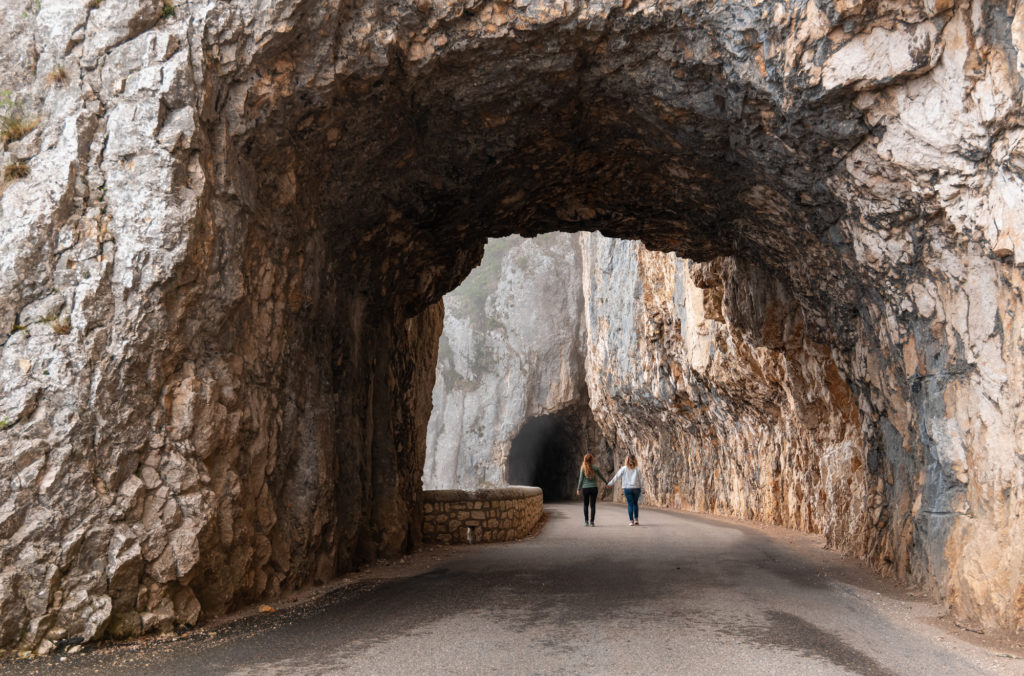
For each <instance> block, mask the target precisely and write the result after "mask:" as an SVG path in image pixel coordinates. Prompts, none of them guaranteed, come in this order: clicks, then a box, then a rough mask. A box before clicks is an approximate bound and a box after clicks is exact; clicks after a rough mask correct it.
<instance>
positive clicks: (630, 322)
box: [582, 235, 910, 572]
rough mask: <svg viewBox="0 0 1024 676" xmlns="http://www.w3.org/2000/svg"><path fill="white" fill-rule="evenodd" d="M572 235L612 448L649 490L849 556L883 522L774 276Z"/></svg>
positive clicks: (852, 430) (813, 354)
mask: <svg viewBox="0 0 1024 676" xmlns="http://www.w3.org/2000/svg"><path fill="white" fill-rule="evenodd" d="M582 237H583V241H584V244H583V251H584V255H583V259H584V261H585V263H586V264H585V265H584V271H585V279H584V293H585V297H586V309H587V322H588V324H587V329H588V333H587V367H586V373H587V387H588V392H589V397H590V402H591V406H592V408H593V411H594V416H595V418H596V420H597V421H598V424H599V425H600V427H602V428H603V429H604V430H605V431H606V433H607V434H608V436H609V437H610V438H612V439H614V440H615V442H614V446H615V448H616V450H617V453H616V455H617V456H618V457H619V458H620V459H621V457H622V456H623V455H624V454H625V453H627V452H633V453H636V455H637V456H638V458H639V460H640V462H641V466H642V468H643V471H644V473H645V476H646V477H647V485H648V492H649V495H650V499H651V501H652V502H653V503H655V504H660V505H664V506H667V507H675V508H685V509H694V510H697V511H704V512H713V513H721V514H728V515H731V516H736V517H740V518H746V519H754V520H758V521H766V522H769V523H778V524H782V525H786V526H789V527H791V528H798V529H800V530H804V531H810V532H817V533H823V534H825V535H826V536H827V537H828V540H829V542H830V544H831V545H833V546H835V547H838V548H840V549H844V550H847V551H856V552H857V553H858V554H860V555H866V554H867V552H866V547H865V543H866V541H867V540H868V539H870V538H869V534H870V537H871V538H878V537H881V535H879V534H876V530H874V529H876V528H877V529H878V530H879V531H881V533H882V534H884V535H885V536H888V535H889V533H890V531H892V530H893V528H892V525H891V524H890V523H889V521H890V516H891V513H890V510H889V509H888V508H885V509H884V510H883V509H882V508H881V507H879V508H878V509H873V508H874V507H875V506H876V504H877V505H880V504H881V503H880V502H876V499H877V498H879V497H881V496H882V495H884V492H883V491H882V490H881V489H880V488H878V487H876V486H875V485H874V484H872V483H871V482H870V476H869V471H868V468H867V467H866V466H865V464H864V461H863V456H862V449H863V448H864V445H865V444H864V439H863V430H862V428H861V421H860V413H859V411H858V408H857V403H856V401H855V400H854V397H853V395H852V392H851V390H850V388H849V386H848V385H847V384H846V383H845V381H844V380H843V378H842V377H841V376H840V375H839V371H838V367H837V365H836V361H835V357H834V355H833V354H832V353H831V351H830V350H828V349H827V348H826V347H824V346H822V345H820V344H817V343H815V342H814V341H813V340H812V339H811V338H810V337H809V336H808V334H807V332H806V325H805V317H804V315H803V313H802V311H801V309H800V307H799V305H797V304H796V303H795V302H794V299H793V297H792V296H791V295H790V293H789V291H788V290H787V289H786V288H785V286H784V285H783V284H780V283H779V282H778V281H777V280H776V279H774V278H773V277H771V276H770V275H769V274H766V272H765V271H764V270H763V269H759V268H758V267H756V266H738V265H737V264H736V262H735V261H734V260H733V259H731V258H721V259H718V260H716V261H713V262H710V263H694V262H691V261H686V260H683V259H680V258H677V257H676V256H674V255H672V254H664V253H658V252H650V251H647V250H646V249H644V247H643V246H642V245H641V244H638V243H635V242H624V241H621V240H610V239H607V238H603V237H601V236H599V235H583V236H582ZM905 478H906V477H904V479H905ZM899 488H901V489H902V490H903V491H907V492H909V488H908V487H906V486H902V485H901V486H900V487H899ZM903 497H904V499H905V498H906V496H903ZM883 511H884V514H883ZM901 516H902V517H903V518H908V517H909V514H903V515H901ZM895 536H896V537H897V538H898V536H899V533H896V534H895ZM908 545H909V541H907V540H904V541H902V542H900V543H899V544H898V545H897V549H899V554H900V556H901V557H902V558H901V560H900V561H899V565H900V566H902V567H903V568H902V570H903V572H906V570H907V566H908V565H909V562H908V560H907V557H908V556H909V554H910V549H909V547H908Z"/></svg>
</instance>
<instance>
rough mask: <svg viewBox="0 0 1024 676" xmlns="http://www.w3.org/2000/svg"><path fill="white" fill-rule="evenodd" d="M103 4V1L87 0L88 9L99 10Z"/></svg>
mask: <svg viewBox="0 0 1024 676" xmlns="http://www.w3.org/2000/svg"><path fill="white" fill-rule="evenodd" d="M102 4H103V0H89V5H88V7H89V9H99V6H100V5H102Z"/></svg>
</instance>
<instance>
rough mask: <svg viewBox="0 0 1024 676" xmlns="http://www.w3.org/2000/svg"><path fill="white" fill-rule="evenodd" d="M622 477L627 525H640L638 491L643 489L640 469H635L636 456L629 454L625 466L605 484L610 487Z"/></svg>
mask: <svg viewBox="0 0 1024 676" xmlns="http://www.w3.org/2000/svg"><path fill="white" fill-rule="evenodd" d="M620 476H621V477H622V492H623V493H625V495H626V511H627V512H629V525H630V526H639V525H640V507H639V504H638V503H639V502H640V491H641V490H642V489H643V479H641V478H640V468H639V467H637V463H636V456H635V455H633V454H632V453H630V454H629V455H627V456H626V464H625V465H623V466H622V467H620V468H619V471H618V472H616V473H615V476H613V477H612V480H611V481H606V482H605V483H606V484H608V485H609V486H611V485H612V484H613V483H615V482H616V481H617V480H618V478H619V477H620Z"/></svg>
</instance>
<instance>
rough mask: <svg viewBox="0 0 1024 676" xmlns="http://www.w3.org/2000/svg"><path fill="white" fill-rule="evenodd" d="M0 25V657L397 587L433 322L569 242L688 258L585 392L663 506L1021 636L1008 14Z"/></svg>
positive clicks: (1020, 423)
mask: <svg viewBox="0 0 1024 676" xmlns="http://www.w3.org/2000/svg"><path fill="white" fill-rule="evenodd" d="M0 12H2V13H3V15H2V21H0V37H2V38H3V39H0V183H2V193H0V209H2V217H0V218H2V227H0V477H2V481H0V646H19V647H21V648H25V649H38V650H42V651H45V650H48V649H52V647H53V646H54V645H55V642H58V641H61V640H63V639H90V638H95V637H98V636H103V635H128V634H135V633H139V632H144V631H150V630H153V629H155V628H170V627H173V626H174V625H175V624H179V625H181V624H190V623H192V622H194V621H196V620H197V619H198V618H200V617H202V616H204V615H213V614H217V613H221V612H224V611H226V610H227V609H229V608H232V607H235V606H237V605H239V604H242V603H245V602H247V601H250V600H253V599H258V598H265V597H272V596H274V595H276V594H278V593H280V591H281V590H285V589H290V588H294V587H297V586H301V585H305V584H309V583H313V582H316V581H321V580H325V579H328V578H330V577H331V576H333V575H335V574H336V573H337V572H339V571H343V570H348V569H350V568H352V567H353V566H357V565H359V564H360V563H361V562H365V561H368V560H372V559H373V558H375V557H378V556H393V555H398V554H400V553H402V552H405V551H408V550H409V549H410V548H412V547H415V546H416V544H417V542H418V541H419V524H420V516H421V510H422V496H421V485H422V481H421V478H422V472H423V463H424V451H425V447H426V434H427V421H428V419H429V415H430V399H431V396H430V395H431V391H432V389H433V385H434V374H435V365H436V356H437V355H436V352H437V339H438V336H439V335H440V332H441V308H440V307H439V306H438V305H437V303H438V301H439V300H440V299H441V298H442V296H443V295H444V294H445V293H446V292H448V291H449V290H451V289H453V288H455V287H456V286H457V285H458V283H459V281H461V280H462V279H463V278H464V277H465V276H466V275H467V274H468V272H469V271H470V270H471V269H472V268H473V267H474V266H475V265H476V263H478V262H479V259H480V256H481V255H482V251H483V246H484V243H485V242H486V241H487V239H488V238H489V237H499V236H504V235H508V234H511V233H518V234H521V235H536V234H540V233H543V232H551V231H556V230H562V231H570V232H577V231H600V232H601V233H603V234H604V235H606V236H609V237H618V238H622V239H631V240H636V241H640V242H642V243H643V244H644V245H645V247H647V249H649V250H651V251H671V252H675V253H676V254H678V255H679V256H680V257H683V258H687V259H692V260H694V261H699V262H701V263H700V265H694V266H692V267H690V273H688V274H689V275H690V276H691V277H692V286H693V287H694V288H696V289H699V290H700V292H699V293H698V292H697V291H686V292H685V293H683V291H684V290H685V289H688V288H690V282H684V281H681V282H679V283H676V282H672V286H673V291H672V296H673V298H674V299H676V300H678V297H679V296H680V295H681V296H684V297H685V298H686V299H689V300H687V303H689V304H685V303H684V304H680V303H678V302H674V307H673V308H669V307H668V305H667V298H668V295H667V294H668V292H667V288H668V286H669V282H668V280H669V278H670V277H673V278H674V277H675V276H677V275H676V274H675V273H671V274H670V267H673V266H675V265H676V264H675V263H673V264H672V266H669V265H668V263H664V262H662V263H654V262H652V263H651V264H650V265H645V266H641V265H640V264H639V263H638V264H637V267H636V273H635V275H636V278H637V279H641V280H644V281H643V283H642V284H641V285H640V287H641V288H647V287H649V288H650V289H652V292H651V296H650V299H646V298H641V300H642V301H643V302H642V303H640V304H638V305H636V306H634V312H633V314H632V316H633V317H634V319H633V320H629V319H628V316H627V315H628V312H627V310H626V308H625V306H623V313H620V314H613V313H611V312H610V311H608V313H607V316H606V317H605V318H604V321H605V323H606V324H607V327H604V326H603V325H602V323H601V322H600V321H599V322H598V324H597V326H595V327H594V328H593V329H592V333H594V335H596V336H599V337H600V336H602V335H603V334H602V333H601V332H602V331H606V330H607V332H608V333H607V335H608V338H607V340H608V344H607V345H608V347H607V349H608V354H609V355H610V357H609V358H611V359H612V361H608V362H607V363H605V357H604V356H602V355H601V354H599V353H594V354H590V353H589V352H588V355H587V360H588V363H591V362H592V363H595V364H602V366H601V367H600V369H597V371H600V373H598V372H597V371H595V373H594V375H593V377H595V378H597V381H592V383H591V387H590V391H591V393H592V394H593V395H594V396H595V398H597V399H598V400H597V401H595V402H593V403H592V405H591V406H590V407H589V408H590V409H591V410H593V411H594V412H595V416H600V415H604V414H601V412H602V411H605V412H609V413H607V415H604V417H603V418H602V424H603V426H604V428H605V429H606V430H609V431H610V432H614V433H615V434H616V435H618V437H619V438H618V439H617V440H616V445H617V447H618V446H621V447H622V448H623V449H624V448H626V447H627V446H628V444H630V443H633V444H635V445H636V448H637V449H638V450H640V451H641V452H643V453H647V454H650V455H648V456H647V457H648V466H649V467H651V468H652V469H653V468H658V471H659V476H663V479H659V480H658V487H659V495H660V497H659V500H663V501H666V502H667V503H674V502H677V501H678V504H692V505H695V506H699V507H701V508H706V509H716V510H724V511H729V512H733V513H743V514H750V515H753V516H758V515H765V517H766V518H772V519H773V520H780V521H783V522H785V523H792V524H794V525H798V526H800V527H805V528H809V529H817V530H823V531H825V532H827V533H832V535H830V537H831V538H832V540H833V542H836V543H837V544H840V545H843V546H846V545H844V544H843V543H849V546H850V547H851V548H853V549H854V550H856V551H859V552H862V553H863V555H864V556H865V557H866V558H867V559H868V560H870V561H872V562H873V563H874V565H876V566H877V567H879V568H880V569H882V570H886V571H892V572H893V573H894V574H900V575H905V576H907V577H909V578H913V579H919V580H921V581H923V582H925V583H926V584H927V585H928V586H929V588H931V589H934V590H935V591H936V593H937V595H939V596H940V597H942V598H943V599H944V600H945V601H946V602H948V603H949V605H950V607H951V608H952V613H953V614H954V615H955V616H956V617H957V618H958V619H959V620H960V621H963V622H967V623H970V624H971V625H972V626H977V627H981V628H987V629H997V628H998V629H1004V630H1010V631H1017V632H1020V631H1024V582H1022V580H1024V571H1022V564H1021V561H1022V560H1024V552H1022V550H1021V548H1022V547H1024V545H1022V544H1021V543H1024V522H1022V521H1021V519H1020V518H1019V514H1020V512H1021V506H1022V505H1024V442H1022V439H1024V416H1022V414H1021V411H1022V410H1024V384H1022V383H1024V356H1022V355H1024V323H1022V322H1024V299H1022V292H1021V289H1024V279H1022V278H1021V273H1020V271H1021V266H1022V264H1024V221H1022V218H1021V214H1024V143H1022V139H1024V131H1022V130H1021V125H1020V119H1021V115H1022V112H1024V106H1022V103H1021V96H1022V92H1024V80H1022V77H1021V72H1022V69H1024V57H1022V53H1024V7H1021V6H1020V3H980V2H973V3H969V2H966V1H954V0H911V1H909V2H899V3H896V2H857V1H845V0H844V1H842V2H839V1H835V0H813V1H804V0H800V1H798V2H793V3H789V4H783V3H779V2H769V1H768V0H727V1H722V0H697V1H691V0H666V1H663V2H654V1H653V0H635V1H627V2H623V1H622V0H536V1H531V2H514V3H507V2H499V1H487V0H415V1H414V0H358V1H356V2H349V1H345V2H340V1H337V0H328V1H326V2H312V1H311V0H266V1H264V2H260V3H224V2H215V1H213V0H190V1H188V2H180V3H174V2H164V1H161V0H142V1H140V2H128V1H127V0H103V1H102V2H91V1H86V0H41V1H40V2H25V3H23V4H19V3H17V2H8V3H5V4H4V5H3V8H2V9H0ZM595 253H596V250H595ZM641 258H642V257H638V258H637V260H638V261H639V260H641ZM597 260H599V261H600V260H601V258H600V257H598V258H597ZM651 260H652V261H654V260H655V259H654V258H652V259H651ZM652 266H653V267H652ZM701 266H706V267H701ZM659 270H661V272H659ZM606 272H607V274H608V275H610V276H611V277H612V278H614V277H615V276H616V275H624V274H626V272H628V268H627V269H624V270H619V271H612V270H608V271H606ZM595 279H596V278H595ZM679 279H680V280H682V279H683V277H679ZM659 280H660V281H659ZM644 285H646V287H645V286H644ZM659 289H660V290H659ZM719 290H720V291H719ZM588 293H590V294H591V295H590V298H591V301H588V302H592V303H595V304H594V305H592V307H595V308H599V307H600V299H601V298H602V295H601V294H596V295H595V294H594V293H592V292H590V291H588ZM719 293H721V302H720V303H718V301H717V300H716V298H717V297H718V294H719ZM607 295H608V298H609V299H611V298H612V297H613V296H614V294H612V293H608V294H607ZM698 297H702V298H703V300H701V301H700V302H699V303H697V299H698ZM608 302H609V303H611V306H614V304H615V303H613V302H612V301H611V300H609V301H608ZM616 302H617V301H616ZM697 305H700V306H701V308H702V310H701V312H703V313H704V314H703V317H704V319H700V320H698V319H696V318H695V319H694V320H693V325H694V326H703V328H701V329H699V330H697V329H695V331H696V334H694V335H691V334H690V329H689V327H690V326H691V323H690V320H689V319H688V320H687V325H686V328H685V329H684V327H683V322H682V311H681V310H680V309H679V308H680V307H685V308H686V313H690V312H695V311H696V307H697ZM716 306H718V307H720V311H719V310H716V309H715V308H716ZM656 310H657V311H660V312H661V316H660V319H659V318H658V316H657V314H656ZM719 316H720V317H721V319H719V318H718V317H719ZM669 317H672V318H673V320H672V325H669V324H668V323H667V322H668V319H667V318H669ZM695 317H696V315H695ZM637 318H638V319H637ZM675 319H679V320H680V321H679V327H678V329H677V328H676V327H675ZM589 321H590V320H589V319H588V323H589ZM630 321H633V324H632V328H631V330H629V329H630V326H629V322H630ZM616 327H618V328H616ZM702 332H703V333H702ZM620 339H621V340H622V341H629V340H632V341H636V343H635V345H634V346H633V347H631V348H630V349H629V350H626V349H625V348H623V347H622V346H623V345H625V343H621V342H619V341H620ZM601 340H604V338H601ZM640 341H647V342H646V343H644V344H641V342H640ZM597 344H598V343H595V345H597ZM691 348H692V350H693V358H692V360H691V357H690V353H689V352H688V351H687V352H686V354H685V358H684V356H683V352H684V350H690V349H691ZM645 360H647V361H645ZM673 364H674V365H675V366H676V367H677V368H676V369H675V370H673ZM662 366H664V368H665V369H667V370H668V371H670V372H671V377H669V376H668V375H666V374H665V373H664V369H663V368H662ZM833 366H834V368H833ZM733 369H735V370H736V372H737V373H739V374H743V375H741V376H737V375H730V373H731V372H732V370H733ZM676 371H678V373H677V372H676ZM590 377H591V376H590V375H588V378H590ZM847 388H848V389H849V395H847V393H846V389H847ZM777 392H782V393H783V394H782V395H778V394H773V393H777ZM684 395H685V397H684ZM668 398H672V399H676V398H678V401H677V402H675V401H674V403H673V404H671V405H669V406H667V408H666V404H665V403H663V402H665V401H667V400H668ZM538 399H539V396H538ZM690 402H692V404H691V403H690ZM697 411H706V412H707V413H708V416H709V417H706V418H704V417H698V416H697V413H696V412H697ZM854 411H855V414H854ZM610 412H614V414H613V413H610ZM662 413H664V420H663V416H662ZM627 414H628V416H627ZM644 416H646V417H647V418H646V420H645V419H644ZM672 416H676V417H679V418H681V419H683V420H685V421H687V422H686V423H684V422H681V421H679V420H671V419H669V418H671V417H672ZM620 417H621V419H619V418H620ZM689 421H692V423H693V428H692V429H691V428H690V427H689ZM769 421H779V424H782V425H783V426H782V427H776V428H774V429H773V428H772V427H771V424H770V422H769ZM785 421H790V422H789V423H786V422H785ZM787 424H788V425H789V427H786V426H785V425H787ZM661 425H664V432H663V433H661V432H659V433H657V434H655V432H654V431H653V430H654V429H656V428H658V427H659V426H661ZM684 428H685V429H684ZM631 433H632V435H633V436H630V435H631ZM656 437H657V439H658V440H657V442H655V438H656ZM662 437H664V439H662ZM789 439H795V440H797V441H795V442H791V441H789ZM721 444H725V446H724V447H723V446H721ZM794 444H796V445H794ZM655 445H657V446H658V447H659V448H671V449H675V450H676V451H678V452H679V453H680V455H679V456H678V457H677V458H675V459H673V458H670V457H668V456H666V457H665V458H663V459H660V460H659V459H656V458H655V457H654V456H653V452H654V451H653V448H654V446H655ZM755 446H756V448H754V447H755ZM712 448H714V449H717V450H716V452H717V453H718V454H719V455H718V456H716V457H711V456H707V455H703V454H705V453H710V452H711V449H712ZM765 449H767V450H765ZM843 467H848V468H849V471H848V472H847V475H846V478H845V479H843V478H841V477H839V476H838V475H837V474H836V475H833V474H832V472H833V471H835V472H838V471H839V469H841V468H843ZM766 472H767V473H768V476H770V477H771V479H770V480H769V479H766V478H765V473H766ZM815 473H817V474H819V475H820V476H815ZM776 482H777V483H778V486H777V487H776V485H775V484H776ZM670 484H671V485H670ZM677 484H678V486H679V490H678V492H677V491H676V485H677ZM847 500H849V504H850V505H851V507H850V508H849V510H848V516H841V514H842V513H843V504H844V503H845V501H847ZM859 500H863V501H864V503H865V510H866V511H864V512H863V514H862V515H860V516H857V515H856V511H857V510H858V509H859V508H858V507H856V505H857V504H858V501H859ZM798 507H799V509H798ZM822 509H824V510H825V511H824V512H822V511H821V510H822Z"/></svg>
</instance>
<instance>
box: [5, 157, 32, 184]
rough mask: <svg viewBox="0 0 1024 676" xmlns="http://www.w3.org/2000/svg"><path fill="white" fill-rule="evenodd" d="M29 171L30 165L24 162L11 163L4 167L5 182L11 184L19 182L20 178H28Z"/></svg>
mask: <svg viewBox="0 0 1024 676" xmlns="http://www.w3.org/2000/svg"><path fill="white" fill-rule="evenodd" d="M28 173H29V169H28V165H27V164H25V163H24V162H20V161H19V162H11V163H10V164H8V165H7V166H6V167H4V174H3V177H4V178H3V181H4V183H9V182H10V181H17V180H18V179H19V178H25V177H26V176H28Z"/></svg>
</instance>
